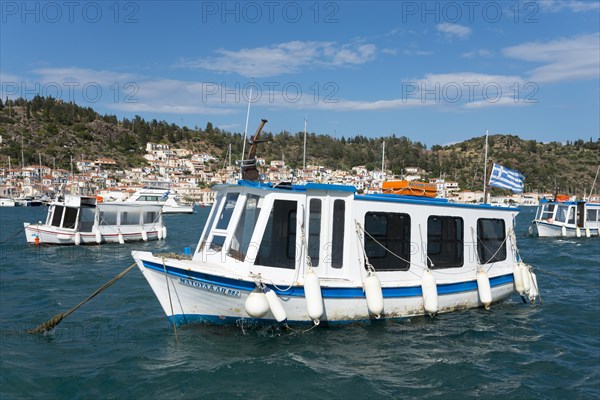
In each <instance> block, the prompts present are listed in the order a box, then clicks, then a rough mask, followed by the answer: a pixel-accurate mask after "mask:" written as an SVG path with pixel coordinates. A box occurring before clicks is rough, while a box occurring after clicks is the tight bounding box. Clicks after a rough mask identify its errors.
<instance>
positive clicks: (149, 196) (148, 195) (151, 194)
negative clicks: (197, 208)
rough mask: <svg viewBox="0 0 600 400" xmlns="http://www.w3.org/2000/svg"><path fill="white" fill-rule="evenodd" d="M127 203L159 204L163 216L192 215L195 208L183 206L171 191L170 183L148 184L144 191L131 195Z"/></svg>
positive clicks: (157, 182) (156, 182)
mask: <svg viewBox="0 0 600 400" xmlns="http://www.w3.org/2000/svg"><path fill="white" fill-rule="evenodd" d="M125 202H126V203H135V204H159V205H160V206H162V213H163V214H191V213H193V212H194V208H193V207H192V206H190V205H186V204H183V203H182V202H181V201H180V199H179V198H178V197H177V196H176V195H175V193H173V192H172V191H171V189H170V184H169V183H168V182H159V181H155V182H148V184H147V185H145V186H144V187H143V188H142V189H140V190H138V191H136V192H135V193H134V194H132V195H131V197H129V198H128V199H127V200H125Z"/></svg>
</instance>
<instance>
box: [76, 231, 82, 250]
mask: <svg viewBox="0 0 600 400" xmlns="http://www.w3.org/2000/svg"><path fill="white" fill-rule="evenodd" d="M80 244H81V233H79V231H77V232H75V246H79V245H80Z"/></svg>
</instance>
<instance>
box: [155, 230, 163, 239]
mask: <svg viewBox="0 0 600 400" xmlns="http://www.w3.org/2000/svg"><path fill="white" fill-rule="evenodd" d="M162 234H163V232H162V229H161V228H158V229H157V230H156V238H157V239H158V240H162V238H163V235H162Z"/></svg>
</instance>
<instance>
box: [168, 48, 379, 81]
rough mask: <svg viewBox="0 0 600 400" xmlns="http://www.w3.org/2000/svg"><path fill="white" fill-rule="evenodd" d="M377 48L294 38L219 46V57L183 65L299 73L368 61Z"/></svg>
mask: <svg viewBox="0 0 600 400" xmlns="http://www.w3.org/2000/svg"><path fill="white" fill-rule="evenodd" d="M376 51H377V48H376V46H375V45H374V44H370V43H366V44H365V43H351V44H344V45H337V44H336V43H335V42H317V41H292V42H286V43H279V44H276V45H272V46H269V47H255V48H244V49H240V50H225V49H219V50H217V51H216V52H217V54H218V56H216V57H206V58H201V59H198V60H184V61H182V62H181V63H180V65H181V66H184V67H190V68H200V69H205V70H209V71H217V72H225V73H237V74H239V75H242V76H246V77H266V76H277V75H282V74H288V73H297V72H300V71H301V70H302V69H303V68H306V67H312V66H315V65H316V66H324V67H343V66H349V65H359V64H364V63H366V62H369V61H371V60H373V59H374V58H375V54H376Z"/></svg>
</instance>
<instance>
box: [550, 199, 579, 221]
mask: <svg viewBox="0 0 600 400" xmlns="http://www.w3.org/2000/svg"><path fill="white" fill-rule="evenodd" d="M554 219H555V220H556V221H557V222H563V223H565V222H566V223H569V224H574V223H575V207H570V206H568V205H562V204H561V205H559V206H558V207H557V208H556V217H555V218H554Z"/></svg>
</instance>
